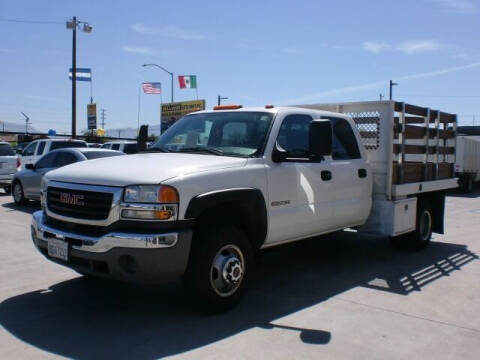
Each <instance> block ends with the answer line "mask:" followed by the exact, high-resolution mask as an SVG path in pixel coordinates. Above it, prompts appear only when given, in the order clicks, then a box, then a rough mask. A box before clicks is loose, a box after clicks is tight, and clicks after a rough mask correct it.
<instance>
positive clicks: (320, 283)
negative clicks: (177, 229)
mask: <svg viewBox="0 0 480 360" xmlns="http://www.w3.org/2000/svg"><path fill="white" fill-rule="evenodd" d="M475 259H478V256H477V255H476V254H474V253H472V252H470V251H469V250H468V248H467V247H466V246H464V245H457V244H450V243H442V242H433V243H432V244H431V247H430V248H429V249H428V250H427V251H425V252H420V253H409V252H395V251H393V250H391V248H390V246H389V244H388V243H387V242H386V241H385V240H384V239H380V238H371V237H368V238H367V237H360V238H359V236H357V235H356V234H352V233H349V232H342V233H339V234H335V235H334V236H330V237H322V238H315V239H310V240H307V241H302V242H298V243H293V244H290V245H285V246H282V247H278V248H273V249H270V250H268V251H265V252H264V253H263V254H262V255H261V256H260V258H259V261H258V264H257V269H256V274H255V277H254V280H253V281H252V283H251V286H250V291H249V292H248V294H247V296H246V297H245V299H244V301H243V302H242V303H241V304H240V305H239V306H238V307H237V308H235V309H234V310H232V311H230V312H227V313H224V314H219V315H210V316H209V315H204V314H202V313H199V312H198V311H197V310H196V309H195V308H194V307H193V306H192V305H191V304H190V302H189V301H188V299H187V296H186V294H185V293H184V292H183V290H182V288H181V287H180V285H179V284H177V283H174V284H166V285H164V286H159V287H143V286H134V285H126V284H120V283H114V282H108V281H89V280H86V279H84V278H82V277H79V278H75V279H71V280H68V281H65V282H61V283H58V284H55V285H52V286H51V287H50V288H48V289H46V290H43V291H34V292H30V293H25V294H21V295H18V296H14V297H11V298H9V299H6V300H5V301H3V302H2V304H0V323H1V325H2V326H3V327H4V329H6V330H7V331H9V332H10V333H11V334H13V335H14V336H16V337H17V338H18V339H20V340H21V341H24V342H26V343H28V344H30V345H33V346H36V347H38V348H40V349H42V350H45V351H48V352H51V353H54V354H58V355H61V356H65V357H68V358H76V359H103V358H135V359H153V358H160V357H163V356H168V355H175V354H181V353H183V352H186V351H190V350H193V349H196V348H199V347H202V346H206V345H208V344H212V343H214V342H216V341H219V340H222V339H226V338H228V337H230V336H233V335H235V334H238V333H240V332H242V331H245V330H248V329H251V328H255V327H260V328H263V329H265V330H268V329H272V328H275V327H278V328H282V329H289V330H291V331H294V332H298V336H299V339H300V341H303V342H304V343H307V344H311V345H312V346H314V345H317V346H321V345H326V344H328V342H329V341H330V338H331V337H332V336H334V334H333V335H332V334H331V333H330V332H329V329H325V328H323V326H322V324H321V323H319V324H317V326H316V328H315V329H302V328H294V327H288V326H283V325H276V324H275V321H276V320H278V319H279V318H282V317H284V316H287V315H289V314H292V313H295V312H297V311H300V310H302V309H305V308H307V307H310V306H314V305H317V304H319V303H322V302H323V301H325V300H327V299H329V298H331V297H333V296H335V295H338V294H340V293H342V292H345V291H348V290H350V289H352V288H355V287H358V286H364V287H368V288H371V289H376V290H378V291H387V292H392V293H395V294H400V295H405V296H408V294H409V293H411V292H414V291H421V290H422V288H423V287H424V286H426V285H428V284H429V283H431V282H433V281H439V280H440V279H441V278H442V277H444V276H448V274H449V273H451V272H452V271H456V270H459V269H460V268H461V267H462V266H464V265H465V264H467V263H469V262H471V261H473V260H475ZM440 281H441V280H440Z"/></svg>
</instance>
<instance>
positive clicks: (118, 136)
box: [118, 130, 122, 139]
mask: <svg viewBox="0 0 480 360" xmlns="http://www.w3.org/2000/svg"><path fill="white" fill-rule="evenodd" d="M121 131H122V130H118V138H119V139H120V132H121Z"/></svg>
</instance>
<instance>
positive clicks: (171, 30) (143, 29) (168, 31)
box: [132, 24, 206, 40]
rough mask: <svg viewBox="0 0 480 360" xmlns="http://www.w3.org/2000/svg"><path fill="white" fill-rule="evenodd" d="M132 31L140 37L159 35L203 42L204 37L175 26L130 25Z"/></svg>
mask: <svg viewBox="0 0 480 360" xmlns="http://www.w3.org/2000/svg"><path fill="white" fill-rule="evenodd" d="M132 30H133V31H135V32H137V33H139V34H142V35H160V36H163V37H168V38H172V39H179V40H205V39H206V36H205V35H203V34H200V33H197V32H193V31H191V30H186V29H183V28H179V27H177V26H171V25H170V26H164V27H153V26H146V25H143V24H135V25H132Z"/></svg>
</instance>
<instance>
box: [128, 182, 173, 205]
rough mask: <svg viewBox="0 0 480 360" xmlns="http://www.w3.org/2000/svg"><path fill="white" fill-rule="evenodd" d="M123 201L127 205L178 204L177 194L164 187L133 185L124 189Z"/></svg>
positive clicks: (171, 188) (171, 189)
mask: <svg viewBox="0 0 480 360" xmlns="http://www.w3.org/2000/svg"><path fill="white" fill-rule="evenodd" d="M123 201H125V202H127V203H149V204H155V203H161V204H176V203H178V192H177V190H176V189H175V188H174V187H171V186H166V185H134V186H128V187H126V188H125V193H124V196H123Z"/></svg>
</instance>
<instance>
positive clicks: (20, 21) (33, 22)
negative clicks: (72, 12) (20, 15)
mask: <svg viewBox="0 0 480 360" xmlns="http://www.w3.org/2000/svg"><path fill="white" fill-rule="evenodd" d="M0 21H1V22H14V23H24V24H63V23H64V21H43V20H22V19H3V18H0Z"/></svg>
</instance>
